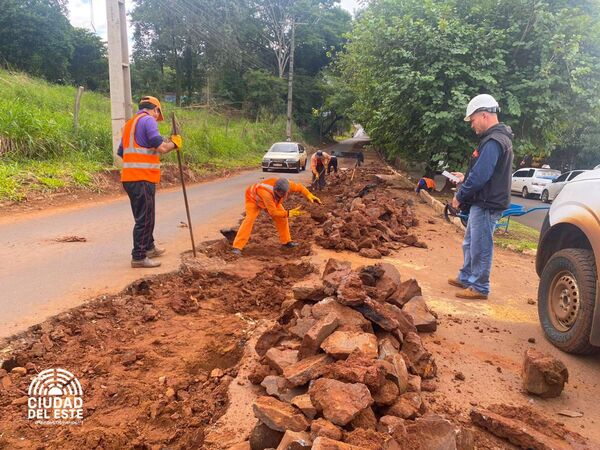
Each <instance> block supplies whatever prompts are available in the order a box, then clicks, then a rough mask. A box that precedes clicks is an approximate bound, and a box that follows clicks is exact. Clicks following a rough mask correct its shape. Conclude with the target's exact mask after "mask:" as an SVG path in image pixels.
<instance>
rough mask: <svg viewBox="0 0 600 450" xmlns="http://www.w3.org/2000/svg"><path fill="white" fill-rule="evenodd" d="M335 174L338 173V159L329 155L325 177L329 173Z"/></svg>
mask: <svg viewBox="0 0 600 450" xmlns="http://www.w3.org/2000/svg"><path fill="white" fill-rule="evenodd" d="M332 171H333V172H334V173H337V171H338V159H337V156H335V155H331V158H330V159H329V164H327V175H329V174H331V172H332Z"/></svg>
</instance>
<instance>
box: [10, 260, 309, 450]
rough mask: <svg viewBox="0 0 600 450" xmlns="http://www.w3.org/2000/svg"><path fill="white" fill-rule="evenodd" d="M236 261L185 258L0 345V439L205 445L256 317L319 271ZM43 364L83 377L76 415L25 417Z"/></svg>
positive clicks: (46, 443) (72, 444) (25, 443)
mask: <svg viewBox="0 0 600 450" xmlns="http://www.w3.org/2000/svg"><path fill="white" fill-rule="evenodd" d="M240 266H242V264H237V265H236V264H233V265H228V266H227V267H225V266H222V267H221V266H218V265H216V264H213V265H212V267H211V264H209V263H206V261H202V260H201V259H200V262H195V263H191V262H190V264H184V266H183V267H182V269H181V270H180V271H179V272H177V273H174V274H169V275H163V276H158V277H154V278H148V279H142V280H139V281H137V282H135V283H133V284H132V285H130V286H129V287H128V288H127V289H126V290H125V291H123V292H122V293H121V294H119V295H113V296H103V297H100V298H97V299H94V300H92V301H90V302H88V303H87V304H85V305H84V306H81V307H78V308H75V309H72V310H70V311H68V312H66V313H63V314H60V315H59V316H57V317H54V318H52V319H50V320H48V321H46V322H44V323H42V324H40V325H37V326H34V327H32V328H31V329H30V330H29V331H28V332H26V333H23V334H22V335H19V336H17V337H14V338H12V339H11V340H10V341H8V342H7V343H6V345H3V346H0V348H2V349H3V350H2V352H1V353H0V367H1V368H0V429H1V430H2V433H0V448H7V449H21V448H22V449H25V448H27V449H29V448H48V447H52V448H73V449H75V448H104V449H116V448H140V449H142V448H148V449H149V448H165V447H169V448H181V449H187V448H201V447H202V445H203V440H204V430H205V428H206V427H207V426H208V425H210V424H212V423H214V422H215V421H216V420H217V419H218V417H219V416H220V415H222V413H223V412H224V411H225V410H226V408H227V404H228V399H227V389H228V386H229V383H230V382H231V380H232V379H233V377H235V376H236V374H237V367H236V366H237V364H238V361H239V358H240V357H241V355H242V353H243V349H244V346H245V343H246V340H247V338H248V336H249V335H250V334H251V332H252V330H253V329H254V326H255V322H254V320H253V319H259V318H270V317H275V316H276V314H277V312H278V311H279V310H280V307H281V303H282V302H283V301H284V300H285V299H286V297H287V296H288V292H289V291H290V289H291V286H292V285H293V284H294V283H295V282H297V281H298V280H301V279H302V278H303V277H305V276H306V275H307V274H309V273H311V272H312V271H313V270H314V267H313V266H312V265H311V264H310V263H307V262H300V263H298V264H292V263H288V262H286V261H283V260H282V261H278V260H276V259H275V260H271V261H270V263H269V264H262V263H261V262H260V261H257V262H256V263H255V264H253V267H252V270H251V271H250V272H249V271H248V270H247V268H245V267H240ZM47 368H64V369H66V370H68V371H70V372H72V373H73V374H74V375H75V376H76V377H77V378H78V379H79V380H80V382H81V384H82V388H83V392H84V405H83V408H84V413H83V417H84V420H83V421H82V424H81V425H70V426H50V425H36V424H35V421H34V420H28V419H27V414H28V406H27V392H28V386H29V384H30V382H31V380H32V378H33V377H34V376H35V375H36V374H37V373H38V372H40V371H41V370H43V369H47ZM41 433H43V434H44V436H45V437H44V438H43V439H41V438H40V435H41Z"/></svg>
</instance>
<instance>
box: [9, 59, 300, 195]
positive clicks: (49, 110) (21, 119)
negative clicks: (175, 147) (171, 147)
mask: <svg viewBox="0 0 600 450" xmlns="http://www.w3.org/2000/svg"><path fill="white" fill-rule="evenodd" d="M75 93H76V89H75V88H74V87H71V86H59V85H54V84H51V83H48V82H46V81H43V80H40V79H37V78H33V77H30V76H28V75H25V74H23V73H14V72H7V71H4V70H0V200H16V201H18V200H22V199H24V198H26V196H27V193H28V192H31V191H40V190H56V189H62V188H71V187H85V188H89V189H94V188H95V182H94V180H95V178H94V175H95V174H96V173H98V172H101V171H103V170H105V169H109V168H112V166H113V162H112V143H111V128H110V127H111V124H110V102H109V99H108V98H107V97H106V96H104V95H102V94H98V93H93V92H85V93H84V94H83V98H82V104H81V111H80V115H79V128H78V130H77V131H75V130H74V127H73V105H74V99H75ZM171 111H175V112H176V115H177V117H178V120H179V122H180V124H181V126H182V130H183V131H182V133H183V135H184V139H185V148H184V154H185V160H186V162H187V163H188V165H189V166H190V168H191V169H192V170H193V171H194V172H196V173H200V174H201V173H204V172H207V171H214V170H219V169H223V168H239V167H247V166H253V165H256V164H258V162H259V161H260V159H261V157H262V155H263V154H264V152H265V151H266V150H267V149H268V147H269V146H270V145H271V143H272V142H274V141H278V140H282V139H284V135H285V118H284V117H282V116H273V115H270V114H267V113H263V115H261V116H259V120H250V119H247V118H245V117H244V116H243V115H241V114H239V113H236V112H235V111H234V112H230V113H218V112H214V111H212V112H208V111H205V110H190V109H184V108H175V107H173V108H170V107H169V106H166V108H165V113H166V114H169V113H170V112H171ZM160 129H161V133H163V134H164V135H168V134H169V132H170V123H167V122H166V121H165V122H164V123H161V125H160ZM297 138H298V139H301V140H304V141H307V140H309V139H308V138H305V136H304V135H302V133H300V134H299V135H298V134H297ZM164 161H165V162H166V163H169V162H175V161H176V156H175V155H174V154H172V155H169V156H167V157H166V158H164Z"/></svg>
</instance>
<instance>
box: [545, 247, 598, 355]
mask: <svg viewBox="0 0 600 450" xmlns="http://www.w3.org/2000/svg"><path fill="white" fill-rule="evenodd" d="M596 277H597V272H596V264H595V262H594V254H593V252H592V251H591V250H587V249H580V248H567V249H564V250H561V251H559V252H557V253H555V254H554V255H553V256H552V257H551V258H550V259H549V260H548V262H547V263H546V266H545V267H544V270H543V271H542V275H541V277H540V285H539V288H538V314H539V318H540V323H541V325H542V329H543V330H544V333H545V334H546V337H547V338H548V340H549V341H550V342H551V343H552V344H553V345H555V346H556V347H558V348H559V349H561V350H563V351H565V352H567V353H577V354H589V353H594V352H595V351H596V350H598V348H597V347H594V346H593V345H591V344H590V333H591V330H592V321H593V315H594V305H595V302H596V279H597V278H596Z"/></svg>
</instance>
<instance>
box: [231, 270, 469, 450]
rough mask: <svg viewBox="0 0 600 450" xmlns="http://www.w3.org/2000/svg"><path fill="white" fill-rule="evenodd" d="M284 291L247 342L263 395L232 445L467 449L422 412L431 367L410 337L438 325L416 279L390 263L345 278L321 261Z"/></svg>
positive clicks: (446, 425) (460, 434) (459, 433)
mask: <svg viewBox="0 0 600 450" xmlns="http://www.w3.org/2000/svg"><path fill="white" fill-rule="evenodd" d="M293 292H294V299H293V300H290V301H289V304H288V305H286V308H285V309H284V311H283V312H282V315H281V318H280V320H279V322H278V323H277V325H276V326H274V327H273V328H271V329H270V330H269V331H268V332H266V333H265V334H263V335H262V336H261V337H260V338H259V340H258V342H257V344H256V347H255V349H256V352H257V353H258V355H259V356H261V357H262V359H261V365H259V366H257V367H256V368H255V370H254V372H253V374H252V376H251V377H249V378H250V381H251V382H252V383H254V384H261V385H262V386H263V387H264V388H265V390H266V395H264V396H261V397H259V398H258V399H257V400H256V401H255V403H254V406H253V407H254V413H255V416H256V417H257V418H258V423H257V425H256V427H255V428H254V430H253V431H252V433H251V436H250V440H249V442H246V443H243V444H241V445H240V447H239V448H244V447H245V448H252V449H254V450H256V449H261V450H262V449H265V448H276V449H278V450H284V449H292V448H294V449H302V448H306V449H309V448H313V449H349V450H350V449H358V448H362V449H400V448H402V449H408V448H415V449H417V448H430V447H427V445H429V444H431V443H432V442H436V443H437V444H436V445H441V446H440V447H435V448H460V449H467V448H472V446H470V445H469V439H471V440H472V436H471V435H470V434H469V433H468V432H466V431H465V430H461V429H457V428H456V427H455V426H454V425H452V424H451V423H450V422H449V421H447V420H444V419H443V418H441V417H439V416H435V415H426V412H427V405H426V404H425V401H424V399H423V398H422V397H421V392H422V391H434V390H435V389H436V384H435V381H434V380H433V378H434V377H435V376H436V372H437V367H436V363H435V361H434V359H433V357H432V355H431V353H429V352H428V351H427V350H426V349H425V348H424V347H423V344H422V342H421V338H420V337H419V334H418V331H434V330H435V329H436V322H437V321H436V317H435V315H434V314H433V313H432V312H431V311H430V310H429V309H428V308H427V305H426V303H425V301H424V300H423V297H422V296H421V289H420V288H419V285H418V283H417V282H416V281H415V280H407V281H404V282H402V281H401V279H400V274H399V273H398V271H397V270H396V269H395V267H394V266H392V265H390V264H376V265H373V266H365V267H362V268H359V269H357V270H355V271H353V270H351V268H350V264H349V263H346V262H340V261H337V260H335V259H330V260H329V261H328V262H327V265H326V267H325V270H324V273H323V276H322V278H321V279H319V280H313V281H305V282H302V283H300V284H298V285H296V286H294V288H293ZM411 442H412V443H413V444H410V443H411ZM400 443H401V444H400ZM428 443H429V444H428ZM423 445H424V446H423ZM444 445H447V446H444Z"/></svg>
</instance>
